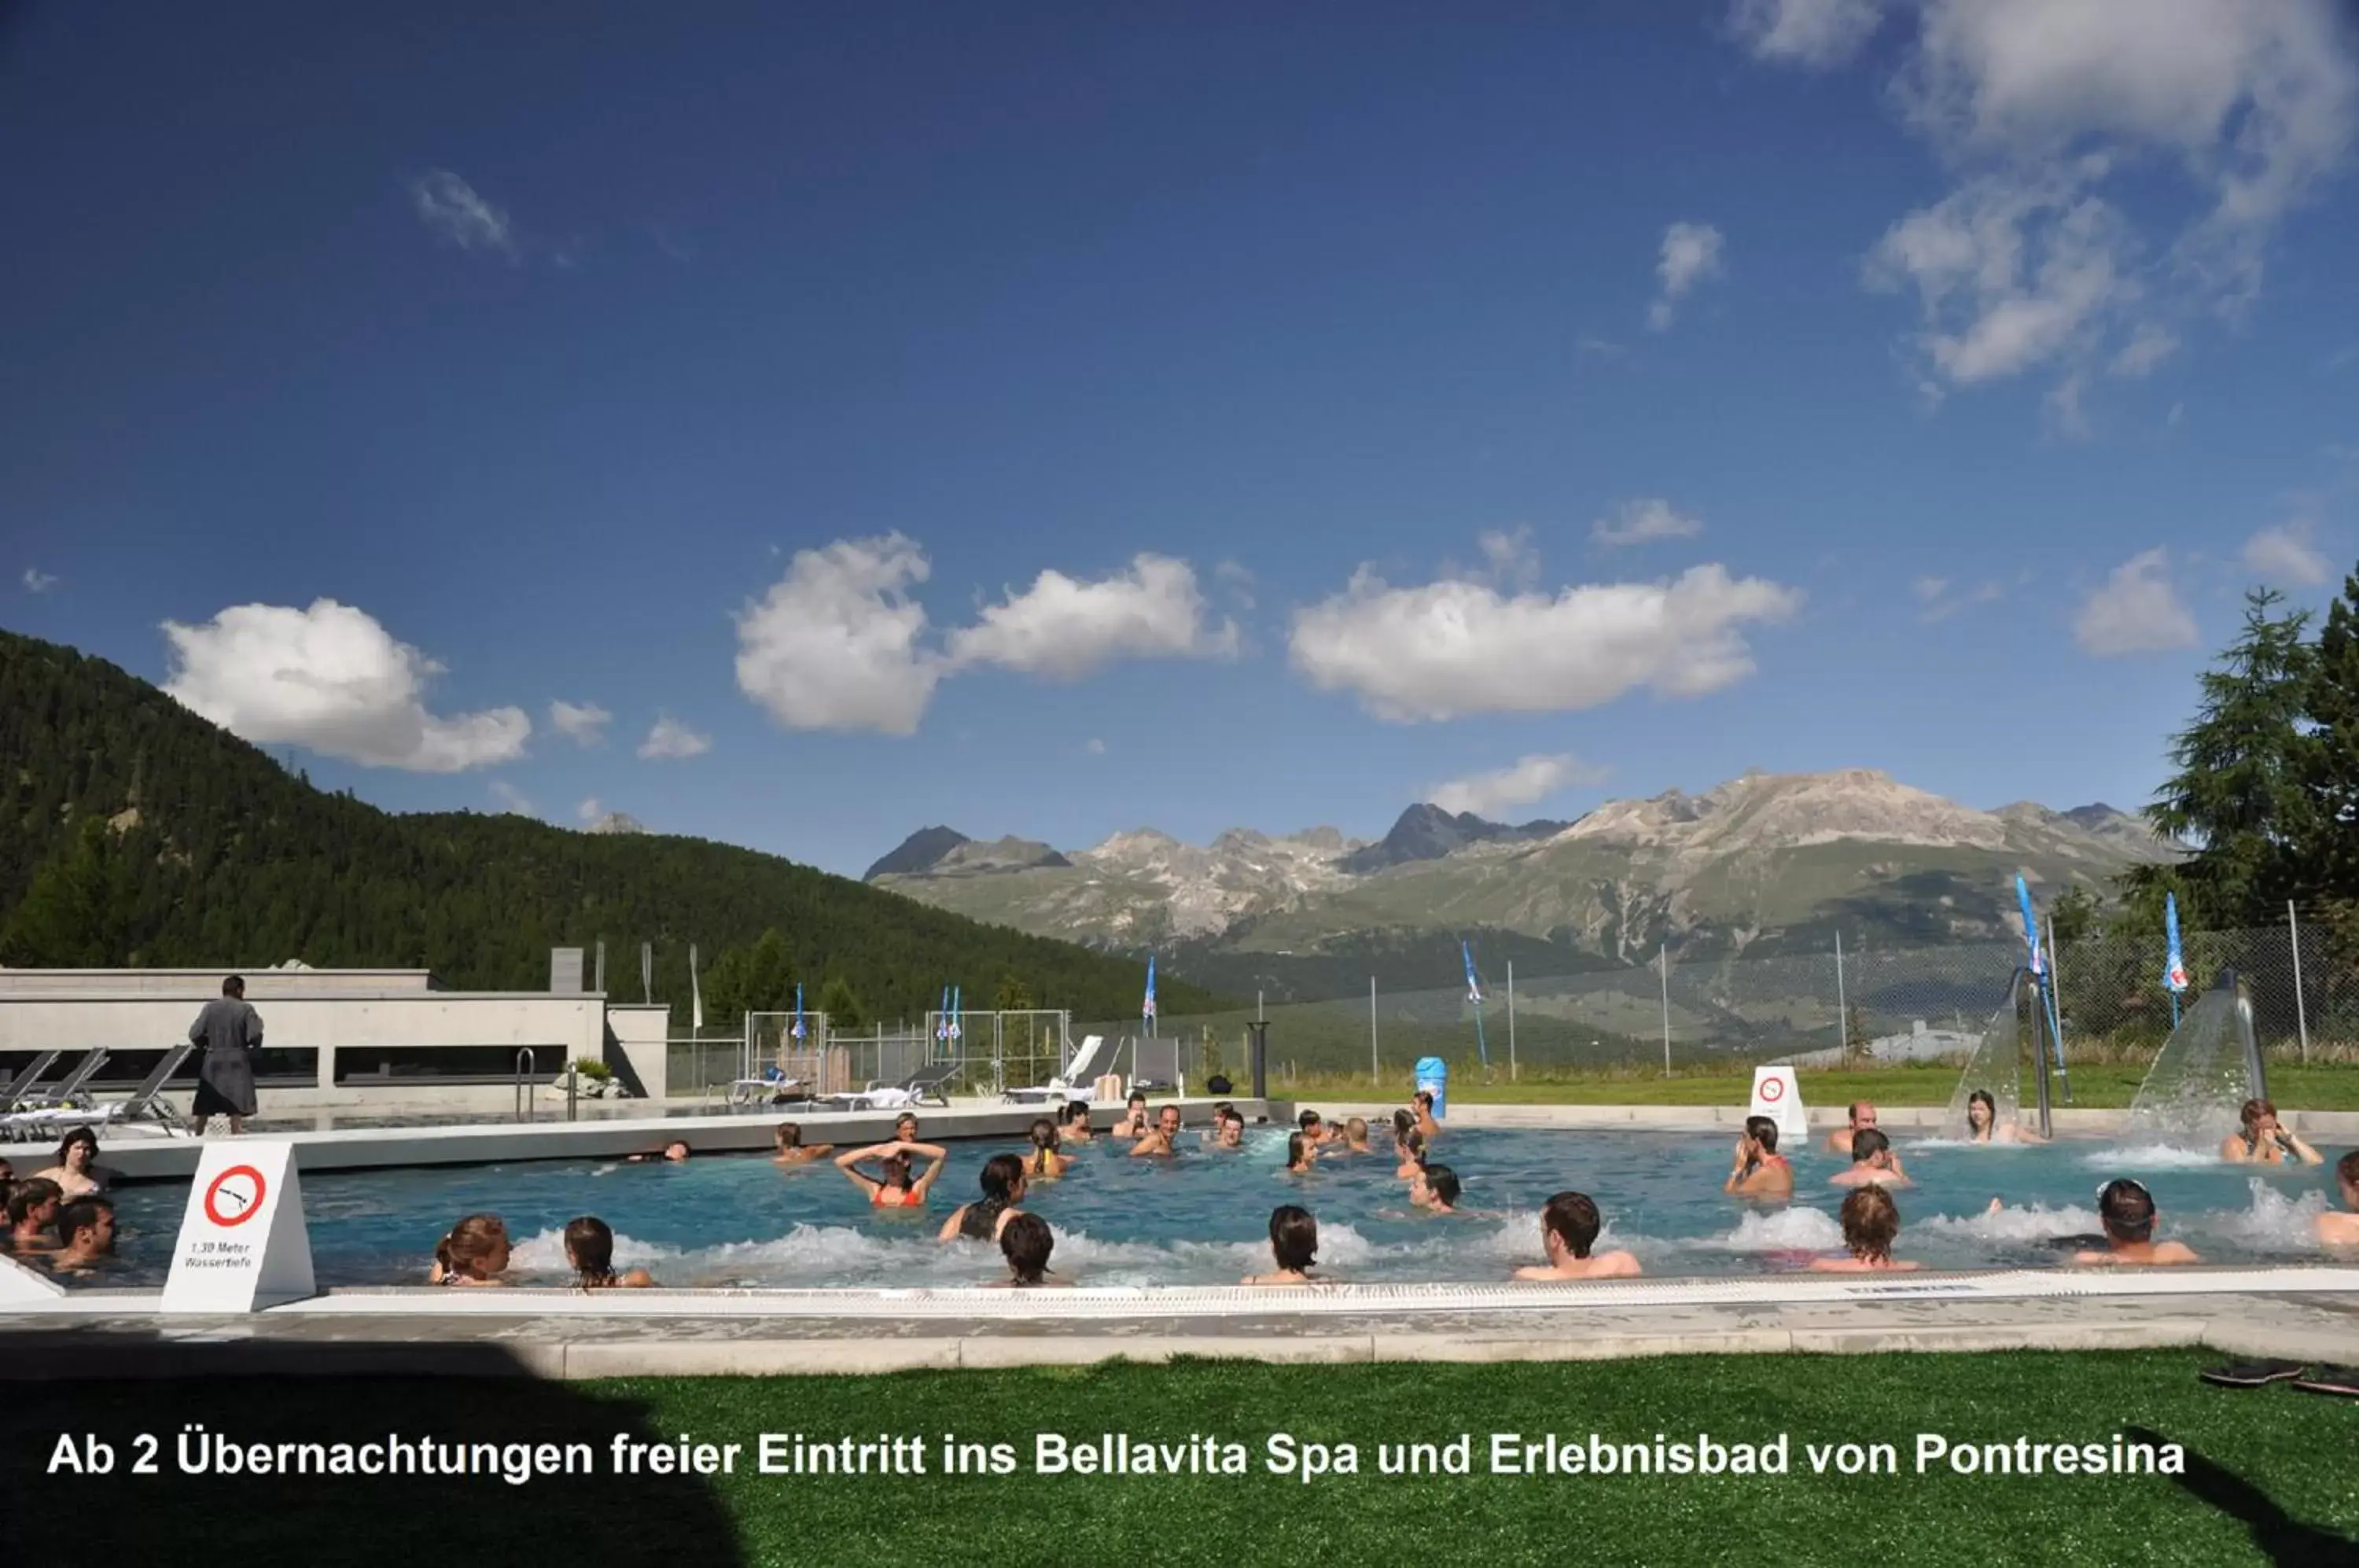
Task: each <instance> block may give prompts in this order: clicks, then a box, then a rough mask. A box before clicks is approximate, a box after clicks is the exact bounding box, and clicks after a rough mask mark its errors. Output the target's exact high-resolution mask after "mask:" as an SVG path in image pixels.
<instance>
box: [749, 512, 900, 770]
mask: <svg viewBox="0 0 2359 1568" xmlns="http://www.w3.org/2000/svg"><path fill="white" fill-rule="evenodd" d="M930 571H931V567H930V566H929V563H928V562H927V560H926V557H925V553H924V552H923V551H922V550H919V548H918V546H917V545H916V544H915V543H913V542H912V541H911V540H909V539H907V538H905V537H903V536H902V535H900V534H897V533H895V534H886V535H885V536H883V537H882V538H877V539H838V540H836V541H835V542H834V543H833V544H831V545H829V546H827V547H826V548H825V549H823V550H797V551H796V552H795V556H794V560H793V561H790V562H789V563H788V568H787V574H786V575H785V576H784V577H782V578H780V579H779V580H778V581H777V583H773V584H772V585H771V588H770V591H769V593H767V594H766V595H765V596H764V598H763V599H762V602H761V603H760V604H749V605H747V606H746V607H745V610H744V612H743V613H741V614H740V615H738V617H737V687H738V690H740V691H744V692H745V695H747V696H748V697H751V698H753V699H754V700H755V701H756V702H759V703H761V704H762V706H763V707H765V708H766V709H768V710H769V712H770V714H771V716H772V717H773V718H775V719H777V721H778V722H779V723H780V724H785V725H786V726H787V727H788V728H789V729H799V730H825V729H836V730H880V731H882V732H884V733H885V734H886V735H911V734H914V733H915V732H916V730H917V728H918V721H919V719H920V718H922V717H924V715H925V712H926V705H927V703H928V702H930V701H932V699H933V694H934V687H935V685H936V684H937V683H938V682H939V681H940V680H941V677H942V675H943V673H944V667H943V661H942V660H941V659H940V656H938V655H936V654H933V653H930V652H929V651H927V650H926V649H925V648H922V647H920V646H919V641H920V639H921V638H922V637H924V635H925V630H926V609H925V606H924V605H922V604H919V603H917V601H915V600H914V599H911V598H910V597H909V596H908V589H909V587H910V585H911V584H912V583H923V582H924V581H925V580H926V577H927V575H928V573H929V572H930Z"/></svg>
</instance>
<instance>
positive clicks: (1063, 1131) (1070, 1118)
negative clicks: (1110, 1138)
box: [1057, 1100, 1098, 1143]
mask: <svg viewBox="0 0 2359 1568" xmlns="http://www.w3.org/2000/svg"><path fill="white" fill-rule="evenodd" d="M1057 1140H1058V1141H1059V1142H1060V1143H1095V1142H1096V1141H1097V1140H1098V1135H1097V1134H1096V1133H1094V1132H1093V1131H1091V1130H1090V1103H1089V1102H1088V1101H1087V1100H1068V1101H1066V1102H1065V1125H1064V1126H1063V1127H1059V1128H1058V1129H1057Z"/></svg>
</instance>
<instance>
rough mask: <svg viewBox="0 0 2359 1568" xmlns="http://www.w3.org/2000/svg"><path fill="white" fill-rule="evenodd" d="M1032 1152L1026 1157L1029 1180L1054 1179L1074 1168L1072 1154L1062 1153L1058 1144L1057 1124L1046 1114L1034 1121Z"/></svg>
mask: <svg viewBox="0 0 2359 1568" xmlns="http://www.w3.org/2000/svg"><path fill="white" fill-rule="evenodd" d="M1030 1137H1031V1139H1032V1152H1031V1153H1029V1154H1027V1155H1026V1156H1025V1157H1024V1179H1025V1180H1026V1181H1055V1180H1056V1179H1057V1178H1058V1177H1060V1176H1062V1175H1063V1174H1064V1173H1065V1172H1066V1171H1069V1170H1071V1168H1072V1164H1073V1160H1072V1156H1071V1155H1069V1154H1065V1153H1062V1152H1060V1150H1059V1149H1058V1147H1057V1145H1058V1142H1059V1139H1058V1138H1057V1124H1056V1123H1055V1122H1052V1121H1050V1120H1049V1118H1048V1117H1046V1116H1040V1117H1038V1118H1036V1119H1035V1120H1034V1121H1033V1123H1032V1128H1031V1133H1030Z"/></svg>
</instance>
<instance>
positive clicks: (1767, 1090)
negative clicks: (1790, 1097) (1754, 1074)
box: [1761, 1078, 1786, 1100]
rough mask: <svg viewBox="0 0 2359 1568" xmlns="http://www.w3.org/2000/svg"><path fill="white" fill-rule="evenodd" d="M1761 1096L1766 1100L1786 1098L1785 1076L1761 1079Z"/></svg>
mask: <svg viewBox="0 0 2359 1568" xmlns="http://www.w3.org/2000/svg"><path fill="white" fill-rule="evenodd" d="M1761 1097H1762V1098H1763V1099H1765V1100H1782V1099H1784V1098H1785V1097H1786V1080H1784V1079H1783V1078H1765V1079H1763V1080H1762V1081H1761Z"/></svg>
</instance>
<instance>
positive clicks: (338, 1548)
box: [0, 1351, 2359, 1568]
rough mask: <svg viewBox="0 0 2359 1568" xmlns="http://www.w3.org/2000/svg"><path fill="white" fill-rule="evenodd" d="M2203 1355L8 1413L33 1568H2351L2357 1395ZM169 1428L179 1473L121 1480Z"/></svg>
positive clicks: (266, 1388) (356, 1386) (198, 1403)
mask: <svg viewBox="0 0 2359 1568" xmlns="http://www.w3.org/2000/svg"><path fill="white" fill-rule="evenodd" d="M2219 1359H2220V1357H2218V1356H2213V1355H2209V1354H2205V1353H2201V1352H2188V1351H2177V1352H2151V1353H2139V1354H2122V1355H2055V1354H2044V1353H2034V1352H2022V1353H2015V1354H2007V1355H1990V1356H1962V1355H1961V1356H1901V1355H1893V1356H1734V1357H1719V1356H1696V1357H1679V1358H1670V1359H1657V1360H1645V1361H1623V1362H1593V1363H1578V1364H1565V1363H1558V1364H1549V1365H1538V1366H1534V1365H1509V1366H1494V1367H1464V1366H1382V1367H1364V1366H1363V1367H1265V1366H1261V1365H1258V1364H1244V1363H1223V1362H1190V1363H1180V1364H1178V1365H1175V1366H1172V1367H1130V1366H1122V1365H1110V1366H1102V1367H1093V1368H1087V1369H1071V1370H1065V1369H1054V1370H1023V1371H1009V1372H968V1373H908V1374H900V1375H896V1376H891V1377H846V1378H828V1379H810V1378H777V1379H769V1380H754V1379H669V1380H643V1381H636V1380H635V1381H618V1382H612V1383H603V1384H574V1385H561V1384H549V1383H534V1382H527V1381H514V1382H508V1381H454V1382H444V1383H436V1382H427V1381H415V1380H410V1381H399V1382H392V1381H387V1382H366V1381H301V1380H291V1381H289V1380H254V1379H247V1380H238V1381H227V1380H212V1381H191V1382H183V1383H139V1384H82V1385H64V1384H33V1385H27V1384H17V1385H15V1386H13V1387H12V1388H10V1390H9V1398H8V1399H7V1400H6V1401H5V1406H0V1443H5V1485H4V1486H0V1507H5V1515H6V1519H7V1524H6V1531H7V1536H8V1538H9V1541H10V1547H9V1558H10V1560H11V1561H14V1562H25V1563H69V1562H75V1563H106V1562H119V1563H145V1562H155V1561H194V1560H202V1561H207V1562H248V1563H404V1564H409V1565H416V1564H432V1565H437V1568H439V1565H441V1564H449V1563H549V1564H558V1563H565V1564H571V1563H598V1564H610V1563H615V1564H619V1563H679V1564H682V1565H684V1568H725V1565H728V1564H734V1563H762V1564H770V1563H780V1564H784V1563H810V1564H834V1563H844V1564H859V1565H862V1568H877V1565H882V1564H892V1565H894V1568H916V1565H923V1568H962V1565H963V1564H967V1563H994V1564H996V1563H1005V1564H1009V1565H1011V1568H1059V1565H1063V1564H1073V1563H1123V1564H1130V1563H1138V1564H1149V1563H1152V1564H1165V1563H1176V1564H1191V1563H1201V1564H1208V1565H1210V1564H1220V1565H1223V1568H1225V1565H1228V1564H1234V1563H1291V1564H1300V1563H1396V1562H1408V1563H1433V1564H1449V1565H1451V1568H1500V1565H1505V1564H1525V1563H1530V1564H1556V1563H1568V1562H1574V1561H1582V1562H1592V1563H1609V1562H1610V1563H1745V1564H1753V1563H1808V1564H1811V1565H1812V1568H1828V1565H1830V1564H1851V1563H1858V1564H1869V1565H1875V1568H1883V1565H1887V1564H1908V1563H1939V1564H1941V1565H1942V1568H1959V1565H1960V1564H1961V1563H1966V1564H1980V1563H1999V1562H2006V1563H2057V1564H2074V1565H2076V1568H2077V1565H2081V1564H2087V1563H2157V1564H2169V1563H2188V1564H2198V1563H2200V1564H2213V1563H2257V1562H2266V1561H2269V1560H2271V1559H2274V1560H2275V1561H2277V1562H2279V1563H2304V1564H2317V1565H2319V1568H2325V1565H2327V1564H2331V1563H2339V1562H2345V1561H2352V1560H2353V1557H2352V1556H2351V1555H2349V1554H2350V1553H2352V1552H2354V1545H2353V1543H2354V1539H2359V1463H2354V1459H2359V1403H2354V1402H2353V1401H2349V1400H2341V1399H2332V1398H2330V1397H2326V1396H2321V1395H2312V1394H2303V1393H2298V1392H2295V1391H2293V1390H2291V1389H2289V1388H2284V1387H2282V1386H2279V1387H2275V1388H2265V1389H2258V1390H2251V1391H2230V1390H2223V1389H2217V1388H2209V1387H2207V1386H2205V1385H2203V1384H2201V1383H2199V1382H2198V1381H2197V1380H2196V1377H2195V1372H2196V1369H2197V1368H2198V1367H2201V1366H2205V1365H2208V1364H2211V1363H2212V1362H2215V1361H2217V1360H2219ZM190 1421H201V1422H203V1423H205V1424H206V1425H207V1426H209V1427H212V1428H213V1429H216V1430H219V1431H223V1432H231V1433H234V1434H235V1435H236V1436H237V1437H238V1438H239V1439H241V1440H245V1441H249V1442H251V1441H261V1440H270V1441H301V1440H311V1441H336V1440H343V1441H360V1440H362V1439H364V1438H365V1437H367V1436H370V1435H374V1434H379V1433H383V1432H386V1431H387V1430H388V1429H392V1430H398V1431H399V1432H402V1433H404V1434H405V1435H409V1436H417V1435H423V1434H429V1433H431V1434H436V1435H440V1436H441V1437H443V1438H445V1439H450V1438H457V1437H467V1438H472V1439H475V1440H482V1441H492V1440H498V1441H505V1442H550V1443H561V1442H565V1441H569V1440H581V1441H586V1442H589V1443H592V1444H593V1445H594V1447H595V1450H596V1452H597V1454H598V1456H599V1461H600V1464H601V1465H602V1467H603V1465H605V1464H606V1462H607V1458H608V1455H609V1454H610V1446H609V1445H610V1444H611V1442H612V1440H613V1438H614V1434H616V1433H623V1434H626V1435H629V1436H632V1437H633V1438H635V1439H647V1438H652V1439H657V1440H660V1441H671V1440H674V1439H677V1438H679V1436H681V1435H683V1434H685V1435H687V1436H690V1437H691V1438H693V1439H695V1440H696V1441H700V1442H712V1443H743V1444H745V1445H746V1458H745V1464H747V1465H750V1464H751V1463H752V1454H754V1452H755V1447H754V1445H755V1444H756V1443H757V1442H758V1434H759V1433H761V1432H801V1433H804V1434H806V1435H807V1436H810V1437H815V1438H822V1439H829V1440H832V1439H835V1438H837V1437H840V1436H844V1435H850V1436H853V1437H855V1438H862V1439H866V1438H874V1437H877V1436H880V1435H896V1436H899V1435H907V1436H916V1437H922V1438H924V1439H925V1440H926V1441H927V1443H928V1445H929V1449H930V1448H931V1447H932V1446H933V1445H935V1444H938V1443H940V1441H941V1439H942V1438H943V1436H944V1435H945V1434H951V1433H954V1434H955V1435H956V1436H957V1438H958V1439H959V1440H960V1441H961V1442H973V1443H984V1444H989V1443H1007V1444H1010V1445H1011V1446H1012V1449H1013V1451H1014V1452H1015V1453H1016V1454H1017V1455H1019V1456H1020V1467H1019V1468H1018V1470H1017V1471H1016V1473H1015V1474H1009V1475H941V1474H939V1466H938V1465H936V1464H935V1463H934V1461H933V1459H932V1457H931V1455H930V1454H929V1471H933V1472H935V1473H931V1474H929V1475H926V1476H924V1477H908V1478H892V1477H879V1476H875V1475H871V1476H866V1477H856V1476H855V1477H836V1478H827V1477H820V1478H810V1477H797V1476H788V1475H757V1474H747V1473H744V1472H743V1471H742V1470H741V1473H739V1474H737V1475H716V1476H713V1477H711V1478H710V1479H701V1478H679V1477H669V1478H648V1477H640V1478H630V1477H618V1476H615V1475H611V1474H600V1475H594V1476H590V1477H580V1478H572V1479H567V1478H559V1477H547V1478H542V1479H538V1480H535V1481H532V1482H530V1483H529V1484H527V1485H525V1486H508V1485H506V1484H504V1483H503V1482H502V1481H500V1480H498V1479H496V1478H494V1477H489V1476H484V1477H474V1478H466V1479H432V1480H416V1479H410V1480H365V1479H338V1478H317V1477H299V1476H298V1477H266V1478H257V1477H185V1476H181V1475H177V1474H174V1473H173V1471H174V1466H173V1463H172V1454H173V1443H174V1438H175V1436H176V1435H177V1433H178V1432H179V1429H180V1428H181V1426H182V1425H183V1423H186V1422H190ZM142 1431H146V1432H156V1433H158V1434H160V1435H161V1436H162V1439H163V1448H162V1452H161V1454H160V1455H159V1457H160V1459H161V1461H162V1467H163V1470H164V1474H162V1475H155V1476H133V1475H125V1474H124V1473H122V1472H123V1470H124V1469H125V1467H127V1465H128V1464H129V1459H128V1458H127V1457H125V1456H127V1455H129V1454H133V1453H134V1452H135V1436H134V1434H136V1432H142ZM1041 1431H1048V1432H1062V1433H1065V1434H1068V1435H1069V1436H1071V1437H1074V1438H1077V1439H1078V1438H1082V1437H1088V1438H1090V1439H1095V1438H1096V1437H1097V1435H1098V1434H1100V1433H1103V1432H1125V1433H1129V1434H1132V1435H1134V1436H1136V1437H1139V1438H1145V1439H1160V1440H1163V1441H1166V1442H1175V1441H1179V1440H1184V1439H1186V1438H1188V1437H1189V1436H1190V1434H1204V1435H1208V1436H1218V1437H1220V1438H1222V1439H1223V1440H1232V1441H1236V1442H1240V1443H1244V1444H1245V1445H1246V1448H1247V1450H1248V1453H1249V1454H1250V1460H1251V1465H1252V1468H1251V1470H1250V1472H1249V1473H1248V1474H1246V1475H1242V1476H1210V1475H1169V1476H1154V1477H1147V1476H1109V1475H1095V1476H1082V1475H1063V1476H1057V1477H1044V1476H1040V1475H1034V1474H1031V1473H1029V1472H1030V1466H1031V1458H1032V1454H1033V1453H1034V1434H1035V1433H1036V1432H1041ZM1593 1431H1594V1432H1599V1433H1601V1434H1603V1436H1604V1437H1606V1438H1607V1439H1608V1440H1609V1441H1615V1442H1649V1443H1650V1442H1651V1441H1652V1440H1653V1439H1654V1437H1655V1436H1656V1434H1657V1433H1658V1432H1660V1433H1665V1434H1669V1436H1671V1437H1673V1438H1675V1439H1692V1438H1693V1437H1694V1436H1695V1434H1697V1433H1699V1432H1709V1433H1711V1434H1712V1436H1713V1437H1714V1438H1715V1439H1717V1440H1718V1441H1720V1442H1722V1443H1731V1442H1746V1443H1758V1442H1763V1441H1766V1440H1768V1439H1771V1438H1774V1437H1775V1436H1776V1435H1777V1434H1778V1433H1779V1432H1785V1433H1787V1434H1788V1435H1789V1442H1790V1452H1791V1456H1792V1461H1791V1462H1792V1469H1791V1473H1789V1474H1787V1475H1776V1476H1731V1475H1722V1476H1711V1477H1706V1476H1697V1475H1641V1476H1632V1475H1614V1476H1602V1477H1601V1476H1586V1475H1583V1476H1571V1475H1554V1476H1549V1475H1536V1476H1517V1475H1494V1474H1488V1473H1485V1460H1486V1458H1487V1454H1488V1452H1489V1434H1490V1433H1493V1432H1519V1433H1522V1434H1524V1436H1525V1437H1526V1438H1527V1439H1532V1438H1537V1437H1538V1435H1539V1434H1543V1433H1554V1434H1557V1435H1558V1436H1559V1437H1560V1438H1568V1439H1571V1440H1573V1441H1575V1442H1585V1441H1586V1439H1587V1437H1588V1434H1589V1433H1590V1432H1593ZM2139 1431H2142V1432H2147V1433H2150V1434H2153V1435H2152V1439H2151V1440H2152V1441H2157V1442H2162V1441H2168V1442H2171V1443H2179V1444H2181V1445H2183V1447H2184V1449H2185V1451H2186V1454H2187V1466H2188V1473H2187V1474H2186V1475H2183V1476H2178V1477H2169V1476H2162V1475H2136V1476H2110V1475H2076V1476H2059V1475H1955V1474H1951V1473H1950V1472H1949V1471H1948V1470H1946V1469H1941V1470H1939V1471H1938V1472H1937V1473H1935V1474H1931V1475H1917V1474H1914V1473H1913V1467H1914V1462H1915V1453H1916V1449H1915V1444H1916V1441H1917V1434H1918V1433H1919V1432H1936V1433H1940V1434H1942V1435H1944V1436H1945V1437H1947V1438H1948V1439H1949V1440H1950V1441H1951V1442H1952V1443H1985V1442H1994V1441H1996V1442H2006V1443H2012V1442H2013V1440H2014V1439H2016V1438H2017V1437H2018V1436H2027V1437H2029V1438H2031V1439H2033V1440H2034V1441H2051V1442H2071V1443H2092V1442H2093V1443H2109V1442H2110V1440H2111V1439H2112V1437H2113V1436H2114V1434H2115V1433H2116V1432H2139ZM60 1432H91V1433H95V1434H98V1435H99V1436H101V1437H102V1438H103V1439H105V1440H106V1441H108V1442H110V1443H113V1444H114V1449H115V1452H116V1454H117V1455H118V1464H117V1470H116V1473H114V1474H112V1475H104V1476H93V1477H87V1478H77V1477H74V1476H71V1475H44V1474H42V1471H43V1468H44V1466H45V1465H47V1464H48V1463H49V1455H50V1454H51V1453H52V1451H53V1449H54V1446H55V1443H56V1442H57V1437H58V1434H59V1433H60ZM1271 1432H1291V1433H1293V1434H1294V1435H1295V1436H1296V1437H1297V1438H1298V1439H1299V1440H1301V1441H1303V1442H1305V1443H1327V1444H1343V1443H1352V1444H1355V1445H1357V1447H1358V1449H1359V1452H1360V1455H1361V1465H1362V1474H1360V1475H1351V1476H1346V1475H1330V1476H1327V1477H1324V1478H1321V1479H1320V1480H1318V1481H1315V1482H1313V1483H1311V1484H1309V1485H1305V1484H1303V1483H1302V1482H1301V1481H1299V1479H1296V1478H1294V1477H1291V1476H1285V1475H1271V1474H1267V1473H1266V1472H1265V1471H1264V1469H1263V1463H1264V1455H1265V1453H1266V1447H1265V1445H1266V1439H1267V1437H1268V1435H1269V1434H1270V1433H1271ZM1462 1432H1467V1433H1472V1434H1473V1438H1474V1443H1473V1453H1474V1456H1475V1473H1474V1474H1472V1475H1417V1476H1398V1475H1381V1474H1377V1473H1376V1454H1377V1450H1376V1445H1377V1444H1379V1443H1415V1442H1434V1443H1446V1442H1448V1441H1449V1440H1450V1439H1452V1438H1454V1437H1456V1436H1457V1435H1459V1434H1460V1433H1462ZM1844 1442H1855V1443H1863V1444H1865V1443H1879V1442H1881V1443H1891V1444H1893V1445H1894V1447H1895V1449H1896V1450H1897V1456H1898V1461H1899V1465H1900V1472H1899V1473H1898V1474H1897V1475H1854V1476H1843V1475H1832V1474H1830V1475H1817V1474H1814V1473H1812V1471H1811V1468H1810V1462H1809V1458H1808V1455H1807V1452H1806V1450H1805V1447H1804V1445H1805V1444H1806V1443H1844Z"/></svg>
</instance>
